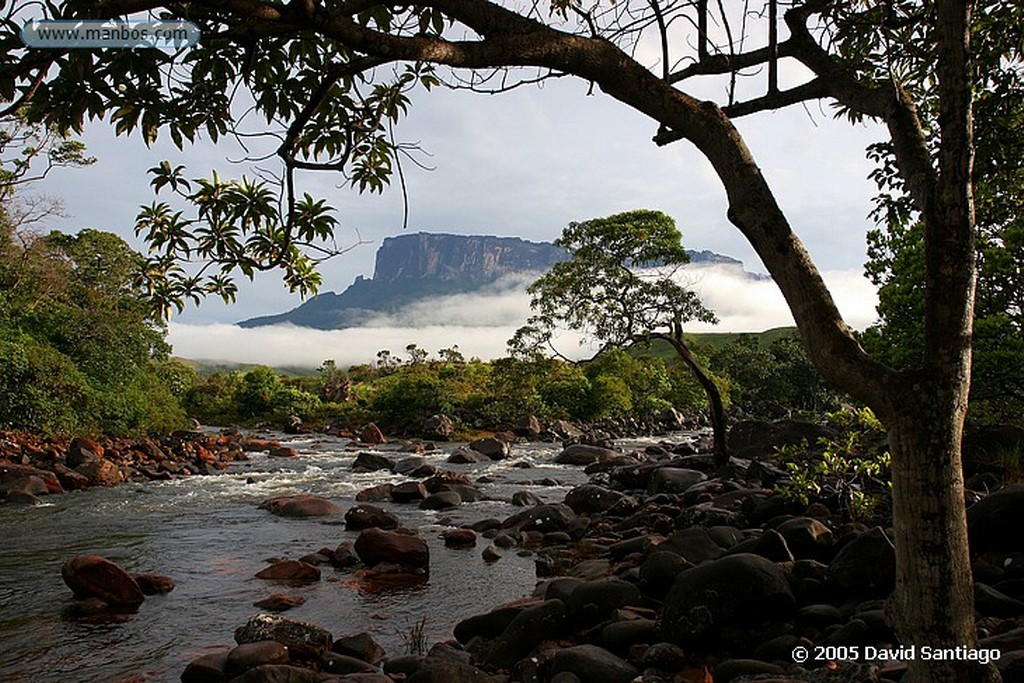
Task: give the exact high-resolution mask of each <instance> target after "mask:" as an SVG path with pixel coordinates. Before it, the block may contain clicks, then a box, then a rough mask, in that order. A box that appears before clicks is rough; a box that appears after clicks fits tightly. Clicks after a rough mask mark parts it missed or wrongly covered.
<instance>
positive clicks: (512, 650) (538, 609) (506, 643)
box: [484, 600, 569, 669]
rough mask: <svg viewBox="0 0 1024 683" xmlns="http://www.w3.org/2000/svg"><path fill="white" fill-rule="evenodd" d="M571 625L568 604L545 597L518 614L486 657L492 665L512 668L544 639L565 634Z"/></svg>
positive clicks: (487, 661)
mask: <svg viewBox="0 0 1024 683" xmlns="http://www.w3.org/2000/svg"><path fill="white" fill-rule="evenodd" d="M568 627H569V623H568V618H567V613H566V607H565V603H564V602H562V601H561V600H545V601H544V602H542V603H540V604H539V605H534V606H532V607H527V608H526V609H524V610H523V611H521V612H520V613H519V614H517V615H516V616H515V617H514V618H513V619H512V621H511V622H509V625H508V626H507V627H506V628H505V630H504V631H502V633H501V635H500V636H499V637H498V639H497V640H495V641H494V647H493V648H492V649H491V651H490V652H488V653H487V654H486V655H485V657H484V659H485V661H486V663H487V664H489V665H490V666H493V667H497V668H502V669H509V668H511V667H512V666H513V665H514V664H515V663H516V662H518V661H519V660H520V659H522V658H523V657H525V656H526V655H528V654H529V653H530V651H532V650H533V648H535V647H537V645H539V644H540V643H541V642H542V641H544V640H550V639H554V638H559V637H561V636H562V635H564V634H565V632H566V630H567V629H568Z"/></svg>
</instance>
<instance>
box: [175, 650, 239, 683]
mask: <svg viewBox="0 0 1024 683" xmlns="http://www.w3.org/2000/svg"><path fill="white" fill-rule="evenodd" d="M227 660H228V651H227V650H225V651H224V652H215V653H213V654H208V655H203V656H202V657H199V658H198V659H194V660H192V661H191V662H189V665H188V666H186V667H185V670H184V671H183V672H182V674H181V683H215V682H216V683H220V682H221V681H226V680H227V676H226V675H225V674H224V667H225V666H226V665H227Z"/></svg>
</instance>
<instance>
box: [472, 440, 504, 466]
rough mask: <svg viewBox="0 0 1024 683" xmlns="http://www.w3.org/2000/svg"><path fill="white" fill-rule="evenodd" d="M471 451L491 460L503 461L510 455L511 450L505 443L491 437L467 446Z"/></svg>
mask: <svg viewBox="0 0 1024 683" xmlns="http://www.w3.org/2000/svg"><path fill="white" fill-rule="evenodd" d="M469 448H470V449H471V450H474V451H477V452H478V453H483V454H484V455H486V456H487V457H488V458H490V459H491V460H504V459H506V458H507V457H509V456H510V455H511V454H512V448H511V446H509V445H508V442H507V441H502V440H501V439H497V438H495V437H493V436H489V437H486V438H484V439H477V440H476V441H473V442H472V443H470V444H469Z"/></svg>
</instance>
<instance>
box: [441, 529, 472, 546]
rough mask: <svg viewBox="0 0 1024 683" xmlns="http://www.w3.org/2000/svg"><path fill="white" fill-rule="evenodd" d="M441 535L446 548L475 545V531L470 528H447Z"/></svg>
mask: <svg viewBox="0 0 1024 683" xmlns="http://www.w3.org/2000/svg"><path fill="white" fill-rule="evenodd" d="M442 535H443V537H444V546H445V547H446V548H473V547H475V546H476V532H475V531H473V530H472V529H448V530H447V531H445V532H444V534H442Z"/></svg>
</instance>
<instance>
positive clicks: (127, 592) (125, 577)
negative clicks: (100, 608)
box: [61, 555, 145, 607]
mask: <svg viewBox="0 0 1024 683" xmlns="http://www.w3.org/2000/svg"><path fill="white" fill-rule="evenodd" d="M61 576H62V577H63V579H64V583H66V584H67V585H68V588H70V589H71V591H72V592H73V593H74V594H75V596H76V597H78V598H99V599H100V600H102V601H103V602H105V603H107V604H108V605H111V606H114V607H137V606H138V605H140V604H142V601H143V600H144V599H145V596H144V595H143V593H142V589H141V588H139V584H137V583H136V582H135V579H133V578H132V577H131V575H130V574H129V573H128V572H126V571H125V570H124V569H122V568H121V567H120V566H118V565H116V564H114V563H113V562H111V561H110V560H108V559H106V558H103V557H100V556H98V555H77V556H75V557H72V558H71V559H70V560H68V561H66V562H65V563H64V565H63V567H61Z"/></svg>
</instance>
